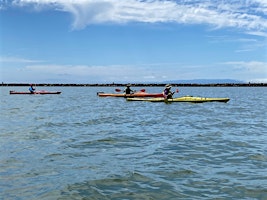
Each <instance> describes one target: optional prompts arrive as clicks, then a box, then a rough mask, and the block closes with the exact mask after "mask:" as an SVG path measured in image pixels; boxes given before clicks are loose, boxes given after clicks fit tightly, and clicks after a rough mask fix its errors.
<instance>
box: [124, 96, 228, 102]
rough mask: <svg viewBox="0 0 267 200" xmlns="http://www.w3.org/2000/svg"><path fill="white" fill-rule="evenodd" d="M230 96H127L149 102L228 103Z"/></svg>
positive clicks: (131, 99)
mask: <svg viewBox="0 0 267 200" xmlns="http://www.w3.org/2000/svg"><path fill="white" fill-rule="evenodd" d="M229 100H230V99H229V98H209V97H193V96H184V97H177V98H172V99H164V98H162V97H160V98H149V99H146V98H127V101H148V102H165V103H166V102H167V103H171V102H189V103H205V102H224V103H227V102H228V101H229Z"/></svg>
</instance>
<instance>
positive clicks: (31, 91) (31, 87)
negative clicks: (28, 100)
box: [29, 84, 35, 94]
mask: <svg viewBox="0 0 267 200" xmlns="http://www.w3.org/2000/svg"><path fill="white" fill-rule="evenodd" d="M29 90H30V93H32V94H33V93H34V91H35V88H33V86H32V84H30V87H29Z"/></svg>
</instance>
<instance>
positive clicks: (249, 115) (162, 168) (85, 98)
mask: <svg viewBox="0 0 267 200" xmlns="http://www.w3.org/2000/svg"><path fill="white" fill-rule="evenodd" d="M120 89H123V88H120ZM132 89H136V90H140V89H142V88H132ZM145 89H146V91H147V92H161V91H162V89H163V88H158V87H146V88H145ZM173 89H176V88H173ZM178 89H179V90H180V92H179V93H178V94H175V96H176V97H178V96H184V95H192V96H202V97H229V98H230V101H229V102H228V103H219V102H212V103H202V104H192V103H171V104H165V103H150V102H128V101H126V100H125V99H124V98H112V97H107V98H100V97H98V96H97V95H96V94H97V92H108V93H115V87H47V88H45V87H43V88H41V87H39V88H37V90H49V91H55V90H57V91H61V92H62V94H60V95H9V90H16V91H27V88H24V87H1V121H0V123H1V125H0V128H1V129H0V199H19V200H24V199H25V200H26V199H27V200H30V199H49V200H50V199H58V200H61V199H62V200H63V199H64V200H65V199H77V200H78V199H101V200H102V199H160V200H162V199H168V200H169V199H242V200H243V199H262V200H264V199H267V123H266V122H267V121H266V120H267V115H266V113H267V108H266V102H267V88H266V87H180V88H178Z"/></svg>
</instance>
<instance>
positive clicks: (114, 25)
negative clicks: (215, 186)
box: [0, 0, 267, 83]
mask: <svg viewBox="0 0 267 200" xmlns="http://www.w3.org/2000/svg"><path fill="white" fill-rule="evenodd" d="M0 73H1V74H0V81H1V82H4V83H113V82H115V83H140V82H142V83H147V82H149V83H158V82H166V81H168V80H177V82H178V83H179V80H180V81H181V80H192V79H234V80H240V81H244V82H257V83H258V82H264V83H266V82H267V0H0Z"/></svg>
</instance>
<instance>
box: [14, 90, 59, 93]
mask: <svg viewBox="0 0 267 200" xmlns="http://www.w3.org/2000/svg"><path fill="white" fill-rule="evenodd" d="M60 93H61V92H58V91H45V90H40V91H35V92H34V93H31V92H16V91H9V94H60Z"/></svg>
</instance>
